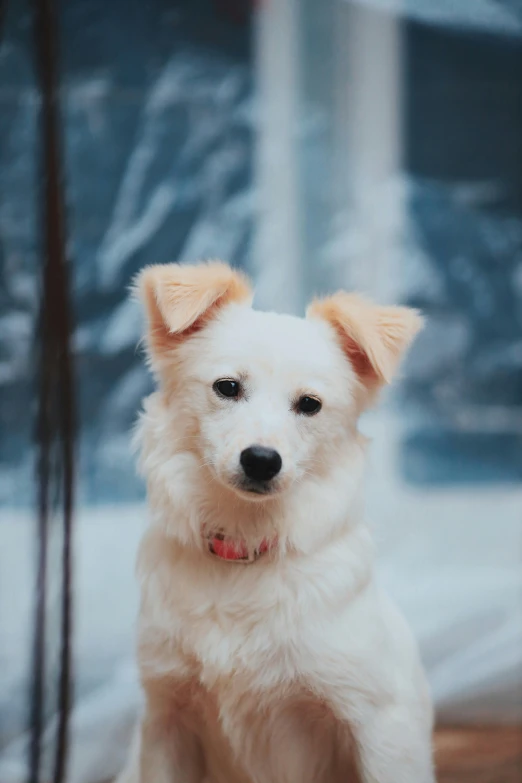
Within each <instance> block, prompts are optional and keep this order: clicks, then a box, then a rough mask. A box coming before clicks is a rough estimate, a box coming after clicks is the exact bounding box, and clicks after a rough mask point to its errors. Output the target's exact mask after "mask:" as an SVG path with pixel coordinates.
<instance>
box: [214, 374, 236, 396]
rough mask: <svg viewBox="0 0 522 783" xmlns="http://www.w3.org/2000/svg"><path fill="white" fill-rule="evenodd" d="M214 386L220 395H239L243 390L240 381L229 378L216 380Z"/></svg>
mask: <svg viewBox="0 0 522 783" xmlns="http://www.w3.org/2000/svg"><path fill="white" fill-rule="evenodd" d="M212 388H213V389H214V391H215V392H216V394H219V395H220V397H239V392H240V391H241V386H240V385H239V383H238V382H237V381H232V380H230V379H229V378H223V379H222V380H220V381H216V382H215V384H214V386H213V387H212Z"/></svg>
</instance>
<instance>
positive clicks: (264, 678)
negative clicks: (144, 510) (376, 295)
mask: <svg viewBox="0 0 522 783" xmlns="http://www.w3.org/2000/svg"><path fill="white" fill-rule="evenodd" d="M138 287H139V291H140V294H141V296H142V298H143V300H144V303H145V307H146V311H147V316H148V323H149V328H148V350H149V359H150V364H151V367H152V369H153V371H154V373H155V375H156V377H157V380H158V385H159V390H158V391H157V392H156V393H155V394H153V395H152V396H151V397H149V398H148V399H147V400H146V402H145V409H144V413H143V415H142V417H141V420H140V424H139V433H138V434H139V443H140V445H141V453H142V457H141V468H142V470H143V472H144V474H145V476H146V479H147V484H148V496H149V501H150V507H151V524H150V526H149V528H148V532H147V533H146V535H145V538H144V541H143V543H142V546H141V550H140V555H139V563H138V569H139V574H140V578H141V586H142V603H141V612H140V621H139V665H140V671H141V678H142V684H143V689H144V691H145V697H146V707H145V712H144V716H143V719H142V722H141V725H140V728H139V732H138V736H137V738H136V744H135V747H134V749H133V750H132V752H131V754H130V758H129V762H128V764H127V768H126V769H125V771H124V772H123V773H122V776H121V777H120V783H348V782H349V781H355V780H362V781H364V783H433V781H434V773H433V765H432V749H431V732H432V709H431V704H430V698H429V694H428V689H427V686H426V682H425V679H424V675H423V671H422V668H421V664H420V661H419V656H418V652H417V647H416V645H415V643H414V641H413V639H412V637H411V635H410V632H409V630H408V628H407V626H406V624H405V622H404V620H403V619H402V618H401V616H400V614H399V613H398V611H397V610H396V609H395V608H394V606H393V605H392V604H391V603H390V601H389V600H388V599H387V598H386V597H385V596H383V595H382V594H381V593H380V592H379V590H378V588H377V587H376V585H375V582H374V578H373V565H372V563H373V556H372V543H371V540H370V536H369V533H368V530H367V527H366V525H365V523H364V519H363V514H362V505H361V486H362V478H363V468H364V461H365V455H364V451H365V449H364V441H363V439H362V437H361V436H360V435H359V434H358V432H357V419H358V417H359V415H360V413H361V411H362V410H363V409H364V408H365V406H367V405H368V403H369V402H371V400H372V399H373V398H374V397H375V394H376V392H377V391H378V389H379V387H380V386H381V385H382V384H383V383H387V382H389V381H390V379H391V378H392V376H393V374H394V372H395V370H396V368H397V366H398V363H399V360H400V358H401V356H402V354H403V353H404V351H405V349H406V348H407V346H408V345H409V343H410V342H411V340H412V338H413V337H414V335H415V333H416V332H417V330H418V329H419V327H420V323H421V321H420V318H419V316H418V315H417V314H416V313H415V312H413V311H412V310H409V309H407V308H399V307H378V306H376V305H373V304H371V303H369V302H367V301H366V300H364V299H362V298H361V297H359V296H357V295H355V294H346V293H339V294H336V295H335V296H333V297H331V298H329V299H325V300H322V301H316V302H315V303H313V304H312V305H311V307H310V308H309V310H308V313H307V317H306V318H305V319H301V318H295V317H291V316H287V315H277V314H274V313H264V312H257V311H254V310H253V309H252V308H251V306H250V302H251V294H250V289H249V286H248V283H247V282H246V281H245V280H244V279H243V278H242V277H241V276H240V275H239V274H237V273H236V272H235V271H233V270H231V269H230V268H229V267H228V266H227V265H225V264H222V263H210V264H206V265H201V266H195V267H190V266H178V265H176V264H171V265H165V266H153V267H149V268H147V269H145V270H144V271H143V272H142V274H141V275H140V277H139V280H138Z"/></svg>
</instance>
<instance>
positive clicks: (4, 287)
mask: <svg viewBox="0 0 522 783" xmlns="http://www.w3.org/2000/svg"><path fill="white" fill-rule="evenodd" d="M245 5H246V4H245ZM327 5H328V3H325V4H324V7H325V8H326V6H327ZM331 5H332V3H330V6H331ZM457 6H461V7H468V8H469V7H470V6H469V3H468V4H467V6H466V4H465V3H464V2H461V3H460V4H459V3H456V4H455V6H454V9H455V14H456V17H457V18H456V22H455V23H453V24H450V22H451V21H452V20H451V18H450V19H449V20H446V19H445V18H444V14H443V13H442V14H441V18H437V16H436V15H435V18H432V15H431V14H430V12H429V4H428V5H425V4H424V3H422V2H420V0H419V2H418V3H417V4H416V3H414V2H412V3H410V4H406V9H407V10H408V11H409V15H406V17H405V21H404V25H403V45H404V115H405V118H404V128H405V133H406V138H405V142H404V147H405V166H404V169H405V171H404V173H405V176H407V177H408V182H409V190H408V193H409V196H408V199H409V204H408V209H409V213H410V218H411V219H412V222H413V223H414V225H415V229H416V237H417V242H418V244H419V245H420V248H421V250H422V258H423V264H424V266H423V269H422V270H421V274H420V275H419V274H416V275H414V276H413V277H412V284H411V286H410V289H409V290H408V286H407V285H406V286H405V290H406V294H405V299H406V300H407V301H409V302H411V303H413V304H415V305H418V306H419V307H421V308H422V309H423V310H424V311H425V312H426V313H427V315H428V316H429V322H428V328H427V329H426V332H425V334H424V335H423V337H422V338H421V341H420V342H419V348H418V349H417V350H416V351H415V352H414V354H413V355H412V359H411V361H410V364H409V367H408V378H409V380H408V382H407V384H406V385H405V386H404V387H403V392H402V410H403V412H404V413H405V417H404V418H405V422H406V424H407V427H406V431H405V435H404V439H403V444H402V471H403V476H404V478H405V480H407V481H409V482H413V483H417V484H419V483H420V484H426V483H435V484H447V483H448V482H449V483H462V482H484V481H488V482H513V481H520V479H521V478H522V435H521V432H522V426H521V420H522V221H521V216H520V210H521V205H522V44H521V38H520V30H521V26H522V22H521V18H520V11H519V10H518V8H517V5H516V3H515V2H512V3H507V2H506V3H504V4H493V3H488V2H487V1H486V0H483V2H481V3H480V4H479V5H478V6H475V8H476V13H475V14H473V13H472V14H471V15H470V16H471V17H472V22H473V24H468V22H469V19H468V20H466V18H464V19H463V20H460V21H459V17H458V13H457V11H456V9H457ZM317 8H318V7H317V6H315V8H314V6H313V3H310V2H303V3H302V5H301V12H302V15H303V19H304V22H303V30H304V31H305V34H303V39H304V41H305V43H306V44H307V45H306V46H303V47H302V48H301V55H300V56H301V57H302V59H303V63H302V70H303V73H305V74H306V67H307V62H308V61H310V62H313V61H314V57H315V61H316V62H320V63H321V67H322V68H323V70H324V72H325V73H326V72H327V71H328V58H329V57H330V56H331V41H330V42H329V41H328V36H325V34H324V31H323V33H321V31H320V30H319V28H316V27H314V26H313V25H309V26H308V27H306V16H307V14H308V15H309V16H310V17H311V18H312V16H313V13H315V14H316V16H317V14H318V10H317ZM495 8H496V11H495ZM238 9H239V10H241V3H236V4H235V6H234V4H233V3H232V4H228V5H227V4H219V3H216V4H213V3H211V2H210V0H185V2H180V1H179V0H176V1H174V0H149V1H148V2H138V0H112V1H111V2H110V3H108V2H102V0H69V2H67V3H62V5H61V8H60V34H61V74H62V104H63V127H62V135H63V142H64V154H65V175H66V181H67V205H68V225H69V256H70V259H71V263H72V267H73V300H74V313H75V319H76V324H77V328H76V333H75V350H76V373H77V389H78V393H79V409H80V410H79V414H80V415H79V419H80V423H81V451H80V453H81V471H80V495H81V498H82V500H84V501H87V502H90V503H92V502H104V501H107V500H131V499H133V498H137V497H141V496H142V493H143V488H142V486H141V484H140V482H139V481H138V480H137V479H136V478H135V476H134V470H133V460H132V456H131V455H130V451H129V447H128V431H129V428H130V426H131V425H132V422H133V420H134V418H135V415H136V411H137V409H138V407H139V403H140V399H141V398H142V397H143V395H144V394H146V393H147V391H148V390H149V388H150V379H149V378H148V375H147V373H146V371H145V369H144V368H143V364H142V361H141V357H140V354H139V352H137V350H136V344H137V342H138V339H139V336H140V326H141V322H140V318H139V314H138V313H137V311H136V310H135V309H134V308H133V306H132V305H130V304H128V301H127V287H128V285H129V282H130V280H131V279H132V276H133V274H134V273H135V272H136V270H138V269H139V268H140V267H141V266H142V265H143V264H145V263H150V262H155V261H161V262H163V261H168V260H180V259H182V260H196V259H198V258H202V257H209V256H220V257H223V258H226V259H227V260H229V261H230V262H232V263H233V264H235V265H238V266H240V267H243V268H246V269H250V267H251V265H252V241H253V236H254V233H255V227H256V181H255V178H254V176H253V160H254V154H255V144H256V99H257V93H256V82H255V78H254V62H253V49H252V41H251V38H252V36H251V26H250V23H249V15H248V12H247V13H246V15H243V16H242V15H241V13H239V14H238V13H236V12H237V11H238ZM419 9H420V11H419ZM423 9H424V11H425V13H424V12H423ZM426 9H428V10H426ZM325 13H326V12H325ZM448 13H449V16H450V17H451V13H453V12H452V11H451V9H450V11H449V12H448ZM488 13H492V14H493V16H494V13H497V15H498V14H502V13H504V16H503V17H501V18H502V20H503V24H501V25H499V29H498V30H497V29H496V28H495V26H494V25H491V24H489V17H488ZM481 14H483V17H484V18H483V19H482V18H481ZM464 16H465V15H464ZM492 18H493V17H492ZM495 18H496V17H495ZM506 20H507V21H506ZM316 29H317V34H316ZM31 36H32V32H31V17H30V13H29V4H28V3H27V0H16V1H14V0H12V1H11V2H10V3H9V4H8V14H7V19H6V28H5V31H4V42H3V45H2V49H1V54H0V189H1V193H0V197H1V200H0V503H3V504H19V503H20V502H21V503H26V502H27V501H28V500H30V498H31V496H32V459H33V452H32V433H33V427H34V413H35V395H34V367H35V364H34V354H33V351H32V337H33V333H34V329H35V317H36V299H37V291H38V267H39V264H40V262H41V259H40V251H39V227H38V215H39V209H40V203H39V199H40V193H39V180H38V172H37V149H38V147H37V125H36V122H37V116H38V105H39V102H38V94H37V91H36V89H35V78H34V69H33V62H32V55H31V41H32V38H31ZM314 47H315V48H314ZM321 47H322V48H321ZM304 81H306V80H304ZM305 88H306V84H305ZM308 98H309V105H310V104H311V107H312V109H314V110H316V111H319V112H321V111H324V106H323V105H322V104H321V98H320V96H319V95H318V96H316V98H317V100H316V105H314V94H313V91H312V93H311V95H310V96H308ZM322 127H323V128H326V129H327V131H326V134H325V133H324V132H323V133H322V134H321V133H319V134H317V135H316V136H314V135H313V133H312V135H311V136H310V138H309V140H308V146H307V147H306V154H307V155H309V156H310V159H314V156H316V158H318V159H321V157H322V159H325V160H326V159H327V158H328V151H329V143H330V138H329V135H328V127H329V126H328V123H326V124H324V125H323V126H322ZM305 167H306V161H305ZM314 187H315V185H314V182H310V183H309V184H308V186H307V188H305V192H304V199H305V201H306V202H307V203H308V204H309V205H311V206H312V208H311V209H309V210H308V212H307V213H306V214H307V222H306V226H305V227H304V229H303V230H304V233H305V236H306V237H308V238H309V242H308V246H307V248H306V252H307V256H308V258H309V259H311V260H310V261H309V263H308V270H309V272H308V277H309V280H307V281H305V287H306V286H308V288H309V293H310V294H311V293H313V289H314V288H315V287H316V285H315V283H316V280H317V278H318V276H319V277H320V276H321V275H322V274H323V273H322V270H321V268H320V267H317V268H314V258H315V256H314V253H315V250H316V248H315V246H314V243H315V245H319V244H320V243H321V242H323V241H326V240H327V233H328V220H327V219H325V215H326V216H327V215H328V214H329V210H330V203H329V193H328V189H325V188H324V187H323V188H322V189H321V191H320V193H318V192H316V191H315V190H314ZM470 192H471V193H472V196H471V197H470V195H469V193H470ZM317 258H318V259H319V258H320V254H319V253H318V254H317ZM317 264H320V261H319V260H318V261H317ZM417 272H418V270H417ZM324 274H326V272H325V273H324ZM323 277H324V275H323ZM419 281H420V282H419ZM406 282H407V281H406ZM326 287H327V281H326ZM484 422H487V426H482V425H483V424H484Z"/></svg>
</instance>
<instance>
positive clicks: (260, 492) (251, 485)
mask: <svg viewBox="0 0 522 783" xmlns="http://www.w3.org/2000/svg"><path fill="white" fill-rule="evenodd" d="M233 486H234V489H235V490H236V491H237V492H239V493H240V494H241V495H244V496H246V497H250V499H252V500H255V499H261V498H263V497H268V496H270V495H274V494H275V493H276V492H277V485H276V484H275V483H274V482H273V481H255V480H253V479H249V478H244V477H241V478H240V479H236V481H234V484H233Z"/></svg>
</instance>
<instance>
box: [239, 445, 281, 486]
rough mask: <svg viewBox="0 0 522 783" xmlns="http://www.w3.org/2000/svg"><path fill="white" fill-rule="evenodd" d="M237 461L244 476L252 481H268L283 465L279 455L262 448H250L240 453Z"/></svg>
mask: <svg viewBox="0 0 522 783" xmlns="http://www.w3.org/2000/svg"><path fill="white" fill-rule="evenodd" d="M239 461H240V463H241V467H242V468H243V470H244V471H245V475H246V476H248V478H249V479H254V481H270V479H272V478H274V476H277V474H278V473H279V471H280V470H281V467H282V465H283V460H282V459H281V456H280V455H279V453H278V452H277V451H275V449H267V448H265V447H264V446H250V447H249V448H248V449H245V450H244V451H242V452H241V456H240V457H239Z"/></svg>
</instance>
